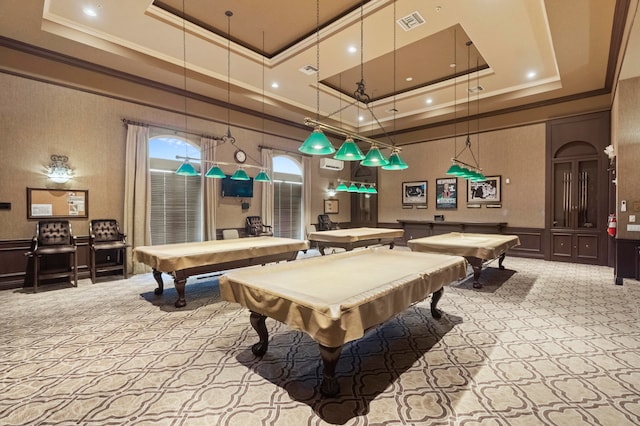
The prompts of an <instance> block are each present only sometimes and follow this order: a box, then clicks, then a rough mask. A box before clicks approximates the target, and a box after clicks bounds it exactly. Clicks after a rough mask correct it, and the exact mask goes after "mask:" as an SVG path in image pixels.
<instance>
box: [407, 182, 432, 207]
mask: <svg viewBox="0 0 640 426" xmlns="http://www.w3.org/2000/svg"><path fill="white" fill-rule="evenodd" d="M402 204H416V205H417V204H420V205H424V206H426V205H427V181H426V180H425V181H417V182H402Z"/></svg>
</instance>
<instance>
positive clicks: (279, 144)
mask: <svg viewBox="0 0 640 426" xmlns="http://www.w3.org/2000/svg"><path fill="white" fill-rule="evenodd" d="M0 87H1V88H2V96H0V147H1V155H0V166H1V167H0V183H1V184H0V202H10V203H11V210H9V211H6V210H1V211H0V240H10V239H23V238H31V236H33V233H34V231H35V223H36V222H35V221H33V220H27V212H26V203H27V202H26V188H27V187H34V188H63V189H87V190H89V219H92V218H102V217H113V218H116V219H118V220H119V221H121V222H122V218H123V208H124V207H123V206H124V201H123V193H124V162H125V161H124V160H125V138H126V127H125V126H124V124H123V123H122V119H123V118H127V119H131V120H135V121H141V122H146V123H152V124H160V123H162V124H163V125H164V126H167V127H175V128H178V129H181V128H184V127H185V120H184V116H183V115H181V114H175V113H171V112H168V111H164V110H161V109H156V108H149V107H146V106H141V105H138V104H134V103H130V102H124V101H120V100H116V99H112V98H108V97H104V96H99V95H94V94H90V93H86V92H82V91H77V90H72V89H68V88H65V87H61V86H57V85H53V84H46V83H42V82H38V81H35V80H30V79H25V78H21V77H15V76H12V75H9V74H1V73H0ZM202 108H203V109H204V107H202ZM210 109H211V108H210V107H209V110H210ZM205 112H206V111H205ZM225 119H226V114H225V115H224V116H223V117H222V120H225ZM257 125H258V126H259V125H260V123H258V124H257ZM187 129H189V130H190V131H193V132H198V133H200V132H201V133H205V134H212V135H222V134H224V133H225V132H226V130H227V126H226V124H224V123H216V122H213V121H207V120H202V119H197V118H191V117H190V118H189V119H188V122H187ZM160 133H162V132H160ZM299 133H300V134H302V133H303V132H299ZM305 133H306V132H305ZM232 134H233V136H234V137H235V138H236V139H237V141H238V145H239V146H240V147H242V148H243V149H244V150H245V151H247V152H248V153H249V155H251V156H252V157H253V158H256V159H258V160H259V159H260V152H259V150H258V145H259V144H262V143H264V144H265V145H268V146H273V147H276V148H280V149H287V150H294V151H295V150H296V149H297V147H298V145H299V143H298V142H296V141H292V140H290V139H285V138H278V137H275V136H269V135H267V136H265V138H264V140H263V139H262V137H261V136H260V135H259V134H258V133H257V132H254V131H251V130H246V129H243V128H234V127H233V126H232ZM194 139H195V140H194ZM197 139H198V137H197V136H190V140H192V141H195V142H197ZM233 152H234V149H233V148H232V147H226V146H224V145H223V146H222V147H221V148H220V150H219V155H220V160H221V161H229V162H232V161H233V158H232V155H233ZM52 154H61V155H66V156H68V157H69V164H70V166H71V167H72V168H73V169H74V172H75V175H76V176H75V177H74V179H73V180H71V181H70V182H68V183H66V184H64V185H60V184H53V183H51V182H50V181H49V180H48V179H47V177H46V176H45V174H44V173H45V169H46V167H47V166H48V164H49V163H50V156H51V155H52ZM314 161H315V162H317V161H319V160H318V159H314ZM314 170H316V171H317V170H319V168H318V167H317V165H316V168H315V169H314ZM316 182H317V183H318V185H319V186H322V185H324V186H325V187H326V184H328V182H327V183H326V184H325V183H324V182H323V180H322V179H316ZM260 194H261V192H260V186H259V185H256V193H255V194H254V198H253V199H252V200H251V207H250V208H249V209H248V210H242V209H241V206H240V201H239V200H236V199H221V202H220V206H219V210H218V224H217V227H218V228H231V227H243V226H244V218H245V217H246V216H247V215H250V214H260ZM322 198H323V194H316V193H314V199H313V200H312V201H313V205H314V206H316V209H319V208H321V207H319V206H321V205H322ZM71 223H72V227H73V231H74V234H76V235H87V234H88V219H74V220H72V221H71Z"/></svg>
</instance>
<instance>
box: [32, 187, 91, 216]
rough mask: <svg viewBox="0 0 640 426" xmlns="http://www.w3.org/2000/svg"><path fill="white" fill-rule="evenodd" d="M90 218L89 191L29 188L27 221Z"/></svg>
mask: <svg viewBox="0 0 640 426" xmlns="http://www.w3.org/2000/svg"><path fill="white" fill-rule="evenodd" d="M88 217H89V191H87V190H82V189H80V190H79V189H47V188H27V219H47V218H88Z"/></svg>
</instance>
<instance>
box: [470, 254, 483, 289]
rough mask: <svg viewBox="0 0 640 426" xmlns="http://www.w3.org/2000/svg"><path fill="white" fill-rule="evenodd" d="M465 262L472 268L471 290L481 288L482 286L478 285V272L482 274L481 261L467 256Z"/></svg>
mask: <svg viewBox="0 0 640 426" xmlns="http://www.w3.org/2000/svg"><path fill="white" fill-rule="evenodd" d="M467 261H468V262H469V264H470V265H471V267H472V268H473V288H482V284H480V272H482V259H480V258H479V257H475V256H468V257H467Z"/></svg>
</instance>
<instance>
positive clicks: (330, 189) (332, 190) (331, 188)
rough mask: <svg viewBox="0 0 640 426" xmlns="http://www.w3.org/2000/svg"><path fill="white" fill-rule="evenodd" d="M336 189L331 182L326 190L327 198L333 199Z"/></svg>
mask: <svg viewBox="0 0 640 426" xmlns="http://www.w3.org/2000/svg"><path fill="white" fill-rule="evenodd" d="M336 192H337V191H336V188H335V187H334V186H333V182H331V183H329V187H328V188H327V195H328V196H329V197H335V195H336Z"/></svg>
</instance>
